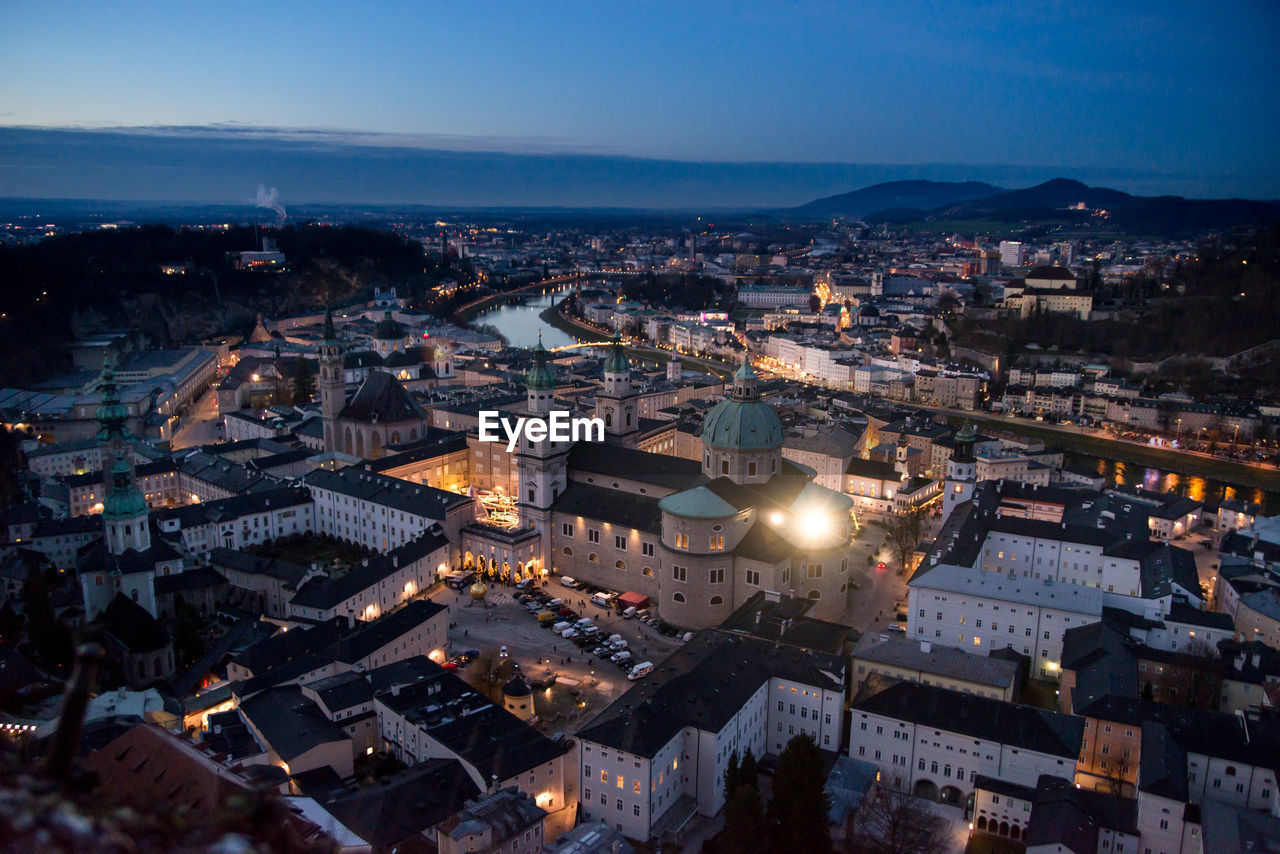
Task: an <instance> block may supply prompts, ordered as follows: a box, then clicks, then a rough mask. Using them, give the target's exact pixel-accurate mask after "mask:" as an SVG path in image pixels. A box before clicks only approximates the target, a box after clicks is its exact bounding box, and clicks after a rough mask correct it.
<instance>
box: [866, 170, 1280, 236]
mask: <svg viewBox="0 0 1280 854" xmlns="http://www.w3.org/2000/svg"><path fill="white" fill-rule="evenodd" d="M1080 203H1083V204H1084V207H1085V208H1086V210H1083V211H1081V210H1073V209H1072V206H1074V205H1077V204H1080ZM898 207H901V206H898ZM1101 211H1106V214H1105V215H1103V214H1101V213H1099V212H1101ZM868 218H869V219H872V220H881V219H883V220H885V221H889V222H898V223H902V222H910V221H915V220H926V221H933V222H937V223H939V226H940V227H942V228H944V229H945V228H947V226H946V225H945V223H947V222H952V221H957V220H993V221H1000V222H1041V223H1048V222H1069V223H1074V224H1077V225H1080V226H1090V225H1093V226H1097V227H1099V228H1100V229H1103V230H1107V231H1123V232H1129V233H1139V234H1161V235H1177V234H1183V233H1191V232H1202V231H1208V230H1213V229H1218V228H1231V227H1234V226H1248V225H1262V224H1266V223H1270V222H1275V221H1276V220H1280V204H1277V203H1276V202H1261V201H1252V200H1249V199H1184V198H1182V197H1181V196H1131V195H1129V194H1128V193H1125V192H1121V191H1120V190H1111V189H1108V188H1106V187H1090V186H1088V185H1087V184H1083V183H1081V182H1079V181H1073V180H1070V179H1067V178H1055V179H1053V180H1051V181H1045V182H1044V183H1043V184H1037V185H1036V186H1034V187H1027V188H1026V189H1022V190H1008V191H1004V192H999V193H995V194H992V195H989V196H985V197H982V198H970V199H959V200H956V201H954V202H946V203H943V204H941V205H938V206H936V207H934V208H933V209H930V210H920V211H915V212H910V211H902V210H893V211H890V210H884V211H881V212H879V213H873V215H871V216H870V217H868Z"/></svg>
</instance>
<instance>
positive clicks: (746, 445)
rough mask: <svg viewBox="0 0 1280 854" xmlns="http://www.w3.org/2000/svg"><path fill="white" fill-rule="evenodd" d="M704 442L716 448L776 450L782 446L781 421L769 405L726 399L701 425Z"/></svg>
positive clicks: (754, 401) (752, 401)
mask: <svg viewBox="0 0 1280 854" xmlns="http://www.w3.org/2000/svg"><path fill="white" fill-rule="evenodd" d="M702 441H703V442H705V443H706V444H708V445H712V446H714V447H717V448H737V449H739V450H758V449H762V448H777V447H780V446H781V445H782V422H781V421H779V420H778V413H776V412H774V411H773V407H772V406H770V405H769V404H767V403H764V402H762V401H759V400H734V399H733V398H725V399H724V400H722V401H720V402H719V403H717V404H716V405H715V406H714V407H713V408H712V410H711V411H710V412H708V413H707V417H706V419H705V420H704V421H703V422H702Z"/></svg>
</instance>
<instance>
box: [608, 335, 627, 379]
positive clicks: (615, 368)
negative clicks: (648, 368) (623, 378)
mask: <svg viewBox="0 0 1280 854" xmlns="http://www.w3.org/2000/svg"><path fill="white" fill-rule="evenodd" d="M604 372H605V373H606V374H626V373H630V372H631V360H629V359H628V358H627V351H626V350H623V349H622V342H621V341H619V340H618V339H617V338H615V339H613V346H612V347H610V348H609V355H608V356H607V357H606V358H605V360H604Z"/></svg>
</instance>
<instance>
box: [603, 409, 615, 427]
mask: <svg viewBox="0 0 1280 854" xmlns="http://www.w3.org/2000/svg"><path fill="white" fill-rule="evenodd" d="M604 426H606V427H612V426H613V413H612V412H606V413H605V414H604Z"/></svg>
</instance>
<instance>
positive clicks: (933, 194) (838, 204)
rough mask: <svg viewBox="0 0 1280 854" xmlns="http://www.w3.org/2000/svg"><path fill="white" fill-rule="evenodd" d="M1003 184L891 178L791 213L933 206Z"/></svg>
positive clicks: (994, 190) (997, 190)
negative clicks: (894, 179) (885, 181)
mask: <svg viewBox="0 0 1280 854" xmlns="http://www.w3.org/2000/svg"><path fill="white" fill-rule="evenodd" d="M1003 192H1004V190H1003V188H1001V187H995V186H992V185H991V184H984V183H983V182H981V181H963V182H958V181H889V182H887V183H884V184H872V185H871V186H870V187H863V188H862V189H861V190H854V191H853V192H851V193H841V194H840V195H838V196H827V197H826V198H823V199H816V200H814V201H812V202H809V203H808V204H805V205H801V206H800V207H798V208H792V209H791V210H790V211H788V213H790V214H792V215H798V216H847V217H854V218H856V217H861V216H863V215H865V214H868V213H871V212H872V211H882V210H889V209H898V210H900V211H902V210H931V209H933V208H938V207H942V206H944V205H950V204H954V203H956V202H964V201H968V200H969V199H981V198H985V197H986V196H992V195H995V194H997V193H1003Z"/></svg>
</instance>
